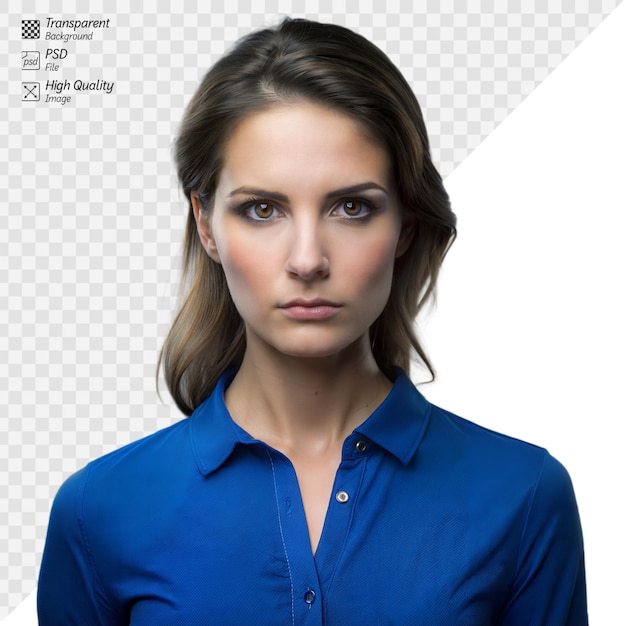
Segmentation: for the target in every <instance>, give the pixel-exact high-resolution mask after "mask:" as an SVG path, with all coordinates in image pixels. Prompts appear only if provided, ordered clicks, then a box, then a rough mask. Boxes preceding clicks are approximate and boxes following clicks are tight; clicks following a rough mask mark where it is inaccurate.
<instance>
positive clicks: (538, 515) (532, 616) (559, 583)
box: [500, 452, 589, 626]
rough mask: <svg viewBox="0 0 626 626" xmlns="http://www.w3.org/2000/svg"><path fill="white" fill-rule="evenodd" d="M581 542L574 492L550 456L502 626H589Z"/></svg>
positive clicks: (532, 507) (539, 483) (537, 489)
mask: <svg viewBox="0 0 626 626" xmlns="http://www.w3.org/2000/svg"><path fill="white" fill-rule="evenodd" d="M588 623H589V622H588V617H587V593H586V583H585V567H584V552H583V539H582V531H581V526H580V518H579V514H578V507H577V505H576V498H575V496H574V489H573V487H572V483H571V480H570V477H569V475H568V473H567V471H566V470H565V468H564V467H563V466H562V465H561V464H560V463H559V462H558V461H556V460H555V459H554V458H553V457H552V456H550V455H549V454H548V453H547V452H546V454H545V458H544V463H543V467H542V469H541V472H540V474H539V478H538V480H537V484H536V485H535V492H534V494H533V497H532V500H531V503H530V506H529V508H528V512H527V518H526V522H525V527H524V532H523V534H522V539H521V543H520V551H519V558H518V566H517V572H516V576H515V580H514V583H513V586H512V589H511V593H510V595H509V600H508V602H507V604H506V607H505V609H504V612H503V614H502V617H501V620H500V624H501V626H528V625H529V624H538V625H543V624H549V625H550V626H586V625H587V624H588Z"/></svg>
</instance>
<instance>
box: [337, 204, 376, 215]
mask: <svg viewBox="0 0 626 626" xmlns="http://www.w3.org/2000/svg"><path fill="white" fill-rule="evenodd" d="M337 210H338V211H339V213H342V214H343V215H347V216H348V217H363V216H364V215H366V214H367V213H368V212H369V206H368V205H367V204H365V202H361V201H360V200H344V201H343V202H341V203H340V204H339V206H338V207H337Z"/></svg>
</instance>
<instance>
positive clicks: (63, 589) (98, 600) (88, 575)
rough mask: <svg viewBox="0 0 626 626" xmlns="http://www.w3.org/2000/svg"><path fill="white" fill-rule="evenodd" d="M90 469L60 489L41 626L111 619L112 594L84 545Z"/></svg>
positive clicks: (45, 564) (43, 581)
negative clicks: (109, 596) (84, 503)
mask: <svg viewBox="0 0 626 626" xmlns="http://www.w3.org/2000/svg"><path fill="white" fill-rule="evenodd" d="M87 474H88V468H85V469H83V470H81V471H80V472H77V473H76V474H74V475H72V476H70V478H68V479H67V480H66V481H65V483H63V485H62V486H61V488H60V489H59V491H58V493H57V495H56V497H55V499H54V502H53V505H52V511H51V513H50V522H49V524H48V534H47V537H46V544H45V548H44V553H43V558H42V562H41V570H40V573H39V583H38V587H37V613H38V617H39V624H40V626H57V625H58V626H61V625H63V626H72V625H76V626H85V624H90V625H93V626H99V625H104V624H113V623H115V622H114V620H113V619H111V616H110V614H109V616H107V612H108V611H106V606H107V605H108V602H107V598H106V594H104V592H103V589H102V587H101V585H100V584H99V582H98V577H97V573H96V571H95V568H94V567H93V564H92V562H91V558H90V555H89V551H88V548H87V544H86V542H85V540H84V533H83V524H82V520H81V508H82V506H81V502H82V494H83V492H84V489H85V482H86V479H87Z"/></svg>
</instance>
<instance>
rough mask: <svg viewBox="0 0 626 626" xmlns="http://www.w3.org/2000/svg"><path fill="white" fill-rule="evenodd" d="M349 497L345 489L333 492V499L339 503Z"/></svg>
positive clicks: (344, 501) (343, 502)
mask: <svg viewBox="0 0 626 626" xmlns="http://www.w3.org/2000/svg"><path fill="white" fill-rule="evenodd" d="M349 499H350V496H349V495H348V494H347V493H346V492H345V491H338V492H337V493H336V494H335V500H337V502H339V503H340V504H345V503H346V502H347V501H348V500H349Z"/></svg>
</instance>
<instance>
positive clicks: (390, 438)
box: [38, 373, 587, 626]
mask: <svg viewBox="0 0 626 626" xmlns="http://www.w3.org/2000/svg"><path fill="white" fill-rule="evenodd" d="M232 375H233V374H232V373H230V374H227V375H225V376H224V377H223V378H222V379H221V380H220V383H219V384H218V386H217V388H216V389H215V391H214V392H213V394H212V395H211V396H210V397H209V398H208V399H207V400H206V401H205V402H204V403H203V404H202V405H201V406H199V407H198V408H197V410H196V411H195V412H194V413H193V415H191V417H189V418H187V419H184V420H182V421H180V422H179V423H177V424H174V425H173V426H171V427H169V428H166V429H164V430H161V431H159V432H157V433H156V434H154V435H152V436H150V437H147V438H145V439H142V440H140V441H137V442H135V443H133V444H131V445H129V446H126V447H124V448H122V449H120V450H117V451H116V452H113V453H111V454H109V455H107V456H104V457H102V458H100V459H98V460H96V461H94V462H92V463H90V464H89V465H88V466H87V467H86V468H84V469H83V470H81V471H79V472H78V473H76V474H74V475H73V476H71V477H70V478H69V479H68V480H67V481H66V482H65V483H64V485H63V486H62V487H61V489H60V491H59V493H58V495H57V496H56V499H55V502H54V505H53V509H52V513H51V519H50V526H49V530H48V537H47V541H46V548H45V552H44V556H43V562H42V566H41V574H40V580H39V590H38V610H39V616H40V623H41V624H42V625H43V626H46V625H49V624H55V625H56V624H59V625H61V624H62V625H63V626H67V625H69V624H79V625H81V626H85V625H89V626H95V625H98V624H129V623H132V624H146V625H150V626H153V625H163V624H202V625H205V624H207V625H208V624H217V625H220V626H224V625H228V624H238V625H249V624H250V625H252V624H271V625H272V626H276V625H281V624H298V625H300V624H302V625H309V624H310V625H313V624H327V625H334V624H339V625H341V626H346V625H350V624H358V625H381V624H398V625H401V626H407V625H422V624H424V625H429V624H437V625H445V626H450V625H452V626H457V625H459V624H464V625H470V624H471V625H476V626H488V625H489V624H501V625H505V624H506V625H513V624H516V625H520V626H522V625H523V626H529V625H548V626H560V625H562V624H571V625H578V624H586V623H587V609H586V597H585V577H584V566H583V548H582V537H581V530H580V523H579V518H578V511H577V507H576V502H575V499H574V494H573V490H572V486H571V482H570V479H569V477H568V475H567V472H566V471H565V469H564V468H563V467H562V465H560V464H559V463H558V462H557V461H556V460H555V459H554V458H553V457H551V456H550V455H549V454H548V453H547V452H546V451H545V450H543V449H541V448H538V447H535V446H532V445H530V444H527V443H523V442H520V441H518V440H515V439H512V438H509V437H505V436H503V435H499V434H496V433H494V432H491V431H489V430H486V429H484V428H481V427H479V426H477V425H475V424H473V423H471V422H468V421H466V420H464V419H462V418H459V417H457V416H455V415H453V414H451V413H449V412H446V411H444V410H442V409H440V408H438V407H436V406H433V405H431V404H430V403H429V402H428V401H427V400H426V399H425V398H424V397H423V396H422V395H421V394H420V393H419V392H418V391H417V389H416V388H415V387H414V385H413V384H412V383H411V381H410V380H409V378H408V377H407V376H406V375H405V374H403V373H398V376H397V379H396V380H395V383H394V387H393V389H392V391H391V392H390V394H389V395H388V397H387V398H386V400H385V401H384V402H383V404H382V405H381V406H380V407H379V408H378V409H377V410H376V411H375V412H374V413H373V414H372V415H371V416H370V417H369V418H368V419H367V420H366V421H365V422H364V423H363V424H362V425H361V426H360V427H359V428H357V429H356V430H355V431H354V432H353V433H352V434H351V435H350V436H349V437H348V438H347V439H346V441H345V443H344V446H343V455H342V460H341V464H340V466H339V468H338V470H337V474H336V478H335V484H334V487H333V493H332V497H331V499H330V502H329V505H328V511H327V514H326V519H325V523H324V528H323V531H322V535H321V538H320V542H319V546H318V548H317V552H316V554H315V555H313V554H312V553H311V547H310V541H309V534H308V529H307V524H306V519H305V514H304V509H303V506H302V500H301V497H300V491H299V488H298V481H297V478H296V474H295V471H294V468H293V466H292V464H291V463H290V461H289V459H287V458H286V457H285V456H284V455H283V454H281V453H280V452H278V451H276V450H274V449H273V448H271V447H269V446H268V445H266V444H265V443H263V442H261V441H258V440H255V439H253V438H252V437H251V436H250V435H249V434H248V433H246V432H245V431H243V430H242V429H241V428H240V427H239V426H237V424H235V422H234V421H233V420H232V418H231V417H230V415H229V414H228V411H227V409H226V407H225V405H224V389H225V387H226V386H227V385H228V383H229V382H230V380H231V379H232Z"/></svg>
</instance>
